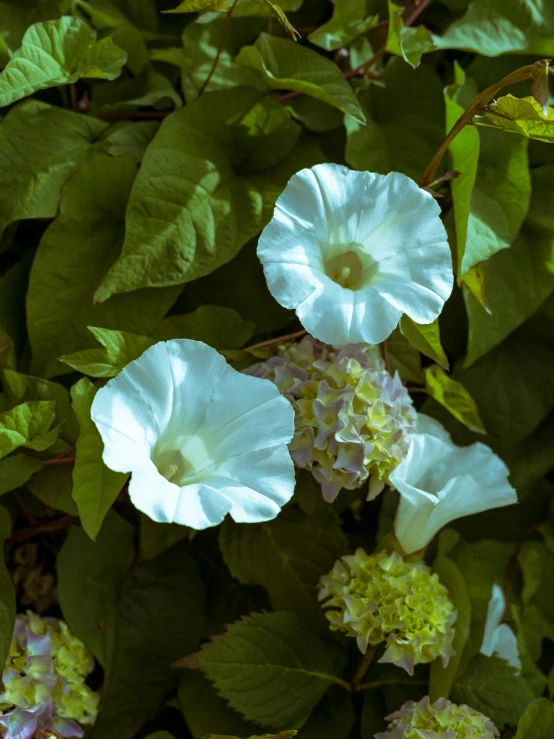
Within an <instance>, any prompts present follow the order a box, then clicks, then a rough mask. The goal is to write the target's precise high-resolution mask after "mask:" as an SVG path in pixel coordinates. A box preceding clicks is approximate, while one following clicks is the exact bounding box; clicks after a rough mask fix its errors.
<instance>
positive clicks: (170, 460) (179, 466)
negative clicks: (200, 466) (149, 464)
mask: <svg viewBox="0 0 554 739" xmlns="http://www.w3.org/2000/svg"><path fill="white" fill-rule="evenodd" d="M153 462H154V464H155V465H156V467H157V468H158V472H159V473H160V475H162V476H163V477H165V479H166V480H169V482H173V483H175V484H176V485H179V483H180V482H181V480H183V479H184V478H186V477H187V476H188V475H190V474H191V473H192V471H193V469H194V468H193V466H192V464H191V463H190V462H189V461H188V460H187V459H185V458H184V457H183V455H182V453H181V452H180V451H179V449H168V450H167V451H166V452H162V453H161V454H158V455H156V457H155V459H154V460H153Z"/></svg>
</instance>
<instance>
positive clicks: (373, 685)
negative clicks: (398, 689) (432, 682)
mask: <svg viewBox="0 0 554 739" xmlns="http://www.w3.org/2000/svg"><path fill="white" fill-rule="evenodd" d="M383 685H427V683H426V682H424V681H423V680H408V679H406V680H374V681H373V682H371V683H362V684H361V685H359V686H358V689H357V691H356V692H357V693H359V692H360V691H361V690H374V689H375V688H380V687H381V686H383Z"/></svg>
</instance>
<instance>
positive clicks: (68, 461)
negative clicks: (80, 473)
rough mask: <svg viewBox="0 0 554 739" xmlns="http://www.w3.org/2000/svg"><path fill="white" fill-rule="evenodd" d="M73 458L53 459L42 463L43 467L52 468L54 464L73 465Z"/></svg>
mask: <svg viewBox="0 0 554 739" xmlns="http://www.w3.org/2000/svg"><path fill="white" fill-rule="evenodd" d="M73 462H75V457H54V459H46V460H45V461H44V462H43V463H42V466H43V467H53V466H54V465H56V464H73Z"/></svg>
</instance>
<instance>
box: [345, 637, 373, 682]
mask: <svg viewBox="0 0 554 739" xmlns="http://www.w3.org/2000/svg"><path fill="white" fill-rule="evenodd" d="M376 649H377V645H376V644H374V645H373V646H372V647H370V648H369V649H368V650H367V652H366V653H365V654H364V658H363V660H362V661H361V662H360V666H359V667H358V669H357V670H356V674H355V675H354V677H353V678H352V680H351V681H350V692H351V693H357V692H358V690H359V689H360V685H361V682H362V680H363V679H364V677H365V674H366V672H367V671H368V670H369V666H370V665H371V663H372V661H373V657H374V656H375V650H376Z"/></svg>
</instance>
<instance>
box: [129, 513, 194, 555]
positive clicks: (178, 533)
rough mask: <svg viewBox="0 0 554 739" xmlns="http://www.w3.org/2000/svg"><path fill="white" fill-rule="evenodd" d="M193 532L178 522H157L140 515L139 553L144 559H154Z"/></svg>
mask: <svg viewBox="0 0 554 739" xmlns="http://www.w3.org/2000/svg"><path fill="white" fill-rule="evenodd" d="M192 533H194V531H193V530H192V529H189V528H188V527H187V526H182V525H181V524H178V523H157V522H156V521H153V520H152V519H151V518H149V517H148V516H146V515H144V514H141V517H140V555H141V557H144V559H156V557H158V556H159V555H160V554H162V553H163V552H165V551H166V549H169V548H170V547H172V546H173V545H174V544H176V543H177V542H178V541H181V539H184V538H185V537H190V536H191V534H192Z"/></svg>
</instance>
